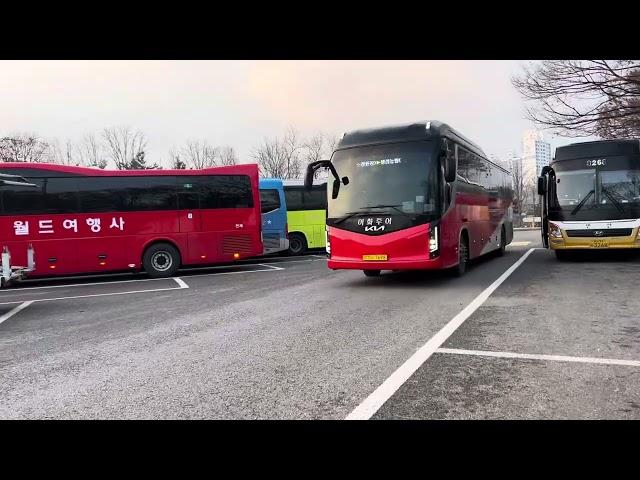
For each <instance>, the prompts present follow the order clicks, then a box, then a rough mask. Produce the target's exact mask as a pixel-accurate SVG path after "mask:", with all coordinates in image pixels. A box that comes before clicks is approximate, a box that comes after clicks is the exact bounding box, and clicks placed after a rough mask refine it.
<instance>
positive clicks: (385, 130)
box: [336, 120, 487, 159]
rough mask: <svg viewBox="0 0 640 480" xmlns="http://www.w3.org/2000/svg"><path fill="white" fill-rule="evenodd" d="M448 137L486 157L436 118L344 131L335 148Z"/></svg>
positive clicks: (470, 142) (459, 134)
mask: <svg viewBox="0 0 640 480" xmlns="http://www.w3.org/2000/svg"><path fill="white" fill-rule="evenodd" d="M438 137H448V138H451V139H452V140H456V141H457V142H458V143H460V144H462V145H463V146H464V147H466V148H468V149H469V150H471V151H472V152H473V153H475V154H477V155H480V156H481V157H483V158H485V159H486V158H487V156H486V155H485V154H484V152H483V151H482V149H481V148H480V147H479V146H478V145H476V144H475V143H474V142H472V141H471V140H469V139H468V138H466V137H465V136H464V135H462V134H461V133H459V132H458V131H456V130H454V129H453V128H451V127H450V126H449V125H447V124H446V123H442V122H439V121H437V120H425V121H421V122H416V123H407V124H402V125H391V126H387V127H380V128H370V129H363V130H352V131H350V132H346V133H345V134H344V136H343V137H342V139H341V140H340V143H338V147H337V148H336V150H342V149H344V148H353V147H359V146H364V145H374V144H381V143H395V142H411V141H418V140H429V139H431V138H438Z"/></svg>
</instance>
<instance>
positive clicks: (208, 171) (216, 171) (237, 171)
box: [0, 162, 258, 177]
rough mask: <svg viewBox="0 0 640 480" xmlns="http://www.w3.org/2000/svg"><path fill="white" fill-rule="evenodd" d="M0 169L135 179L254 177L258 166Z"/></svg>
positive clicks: (19, 165)
mask: <svg viewBox="0 0 640 480" xmlns="http://www.w3.org/2000/svg"><path fill="white" fill-rule="evenodd" d="M0 169H3V170H4V169H30V170H42V171H43V174H44V172H53V173H55V174H56V176H59V177H63V176H65V175H82V176H89V177H102V176H104V177H127V176H132V177H135V176H148V175H158V176H162V175H254V174H257V172H258V165H256V164H254V163H246V164H242V165H230V166H224V167H211V168H203V169H199V170H161V169H149V170H102V169H100V168H90V167H74V166H69V165H58V164H54V163H27V162H7V163H1V164H0ZM43 176H44V175H43Z"/></svg>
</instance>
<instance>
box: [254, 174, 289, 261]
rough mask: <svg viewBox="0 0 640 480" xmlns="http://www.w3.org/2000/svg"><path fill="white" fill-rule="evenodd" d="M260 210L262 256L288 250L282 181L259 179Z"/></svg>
mask: <svg viewBox="0 0 640 480" xmlns="http://www.w3.org/2000/svg"><path fill="white" fill-rule="evenodd" d="M260 208H261V210H262V242H263V244H264V254H265V255H268V254H270V253H276V252H281V251H283V250H287V249H288V248H289V237H288V231H287V202H286V200H285V197H284V188H283V186H282V180H279V179H276V178H261V179H260Z"/></svg>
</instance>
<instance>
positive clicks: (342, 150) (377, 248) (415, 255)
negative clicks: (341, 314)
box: [305, 121, 513, 276]
mask: <svg viewBox="0 0 640 480" xmlns="http://www.w3.org/2000/svg"><path fill="white" fill-rule="evenodd" d="M319 168H329V169H330V170H331V173H332V174H333V177H334V180H333V182H327V188H328V211H327V252H328V253H329V261H328V266H329V268H331V269H358V270H363V271H364V273H365V275H367V276H377V275H380V272H381V270H414V269H445V268H452V269H453V271H454V272H455V273H456V274H457V275H462V274H463V273H464V272H465V271H466V268H467V262H468V261H469V260H470V259H473V258H476V257H479V256H481V255H483V254H485V253H488V252H491V251H497V252H498V254H503V253H504V249H505V246H506V245H507V244H508V243H510V242H511V240H512V238H513V220H512V208H511V203H512V198H513V189H512V184H511V177H510V175H509V172H508V171H507V170H505V169H504V168H502V167H500V166H498V165H496V164H494V163H492V162H490V161H489V160H488V159H487V157H486V155H485V154H484V153H483V151H482V150H481V149H480V147H478V146H477V145H475V144H474V143H472V142H471V141H469V140H467V139H466V138H465V137H463V136H462V135H461V134H460V133H458V132H456V131H455V130H454V129H453V128H451V127H449V126H448V125H446V124H444V123H440V122H436V121H431V122H422V123H414V124H410V125H401V126H394V127H386V128H378V129H371V130H356V131H352V132H347V133H345V134H344V136H343V137H342V139H341V141H340V143H339V144H338V147H337V149H336V151H335V152H334V153H333V155H332V157H331V160H321V161H318V162H314V163H312V164H310V165H309V167H308V169H307V176H306V179H305V186H306V187H307V188H310V187H311V185H312V183H313V176H314V174H315V172H316V171H317V170H318V169H319ZM340 176H342V179H341V178H340Z"/></svg>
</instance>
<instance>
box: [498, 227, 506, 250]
mask: <svg viewBox="0 0 640 480" xmlns="http://www.w3.org/2000/svg"><path fill="white" fill-rule="evenodd" d="M506 249H507V235H506V234H505V232H504V225H503V226H502V229H501V230H500V248H499V249H498V256H499V257H502V256H503V255H504V251H505V250H506Z"/></svg>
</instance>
